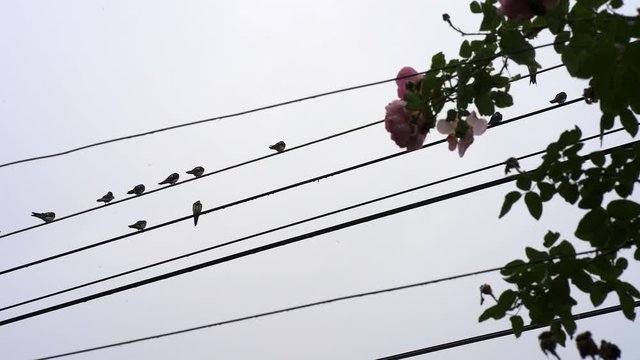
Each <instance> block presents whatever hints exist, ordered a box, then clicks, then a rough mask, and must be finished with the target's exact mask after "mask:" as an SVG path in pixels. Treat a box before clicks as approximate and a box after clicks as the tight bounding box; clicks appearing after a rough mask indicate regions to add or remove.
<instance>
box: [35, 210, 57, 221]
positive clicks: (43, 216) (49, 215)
mask: <svg viewBox="0 0 640 360" xmlns="http://www.w3.org/2000/svg"><path fill="white" fill-rule="evenodd" d="M31 216H35V217H37V218H38V219H40V220H42V221H44V222H46V223H50V222H52V221H53V220H55V218H56V213H54V212H43V213H37V212H31Z"/></svg>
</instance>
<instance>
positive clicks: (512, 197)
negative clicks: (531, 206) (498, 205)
mask: <svg viewBox="0 0 640 360" xmlns="http://www.w3.org/2000/svg"><path fill="white" fill-rule="evenodd" d="M520 197H522V194H520V192H518V191H512V192H510V193H508V194H507V195H506V196H505V197H504V203H502V209H501V210H500V215H499V216H498V218H501V217H503V216H505V215H506V214H507V213H508V212H509V210H511V207H512V206H513V204H515V203H516V201H518V200H520Z"/></svg>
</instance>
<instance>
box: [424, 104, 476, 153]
mask: <svg viewBox="0 0 640 360" xmlns="http://www.w3.org/2000/svg"><path fill="white" fill-rule="evenodd" d="M459 122H460V120H458V119H456V120H454V121H447V120H444V119H443V120H438V123H437V124H436V129H437V130H438V132H439V133H441V134H443V135H447V142H448V143H449V150H450V151H453V150H455V149H456V148H457V149H458V155H460V157H463V156H464V154H465V152H467V149H468V148H469V146H471V144H473V137H474V136H480V135H482V134H484V132H485V131H486V130H487V127H488V122H487V120H485V119H481V118H479V117H478V116H477V115H476V112H475V111H472V112H471V114H469V116H467V125H469V126H468V128H467V130H466V132H465V134H464V136H463V137H462V138H460V139H458V137H457V136H456V129H457V128H458V123H459Z"/></svg>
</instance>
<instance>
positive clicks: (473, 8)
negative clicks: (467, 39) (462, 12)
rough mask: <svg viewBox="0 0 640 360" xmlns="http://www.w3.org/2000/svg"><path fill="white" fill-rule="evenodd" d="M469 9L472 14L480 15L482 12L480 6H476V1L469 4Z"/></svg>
mask: <svg viewBox="0 0 640 360" xmlns="http://www.w3.org/2000/svg"><path fill="white" fill-rule="evenodd" d="M469 8H470V9H471V12H472V13H474V14H480V13H481V12H482V8H481V7H480V4H478V2H477V1H472V2H471V4H469Z"/></svg>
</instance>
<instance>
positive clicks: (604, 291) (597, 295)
mask: <svg viewBox="0 0 640 360" xmlns="http://www.w3.org/2000/svg"><path fill="white" fill-rule="evenodd" d="M608 294H609V288H608V287H607V286H606V285H605V283H603V282H602V281H596V282H594V283H593V286H592V287H591V291H590V293H589V296H590V297H591V303H592V304H593V306H600V305H602V303H603V302H604V300H605V299H606V298H607V295H608Z"/></svg>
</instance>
